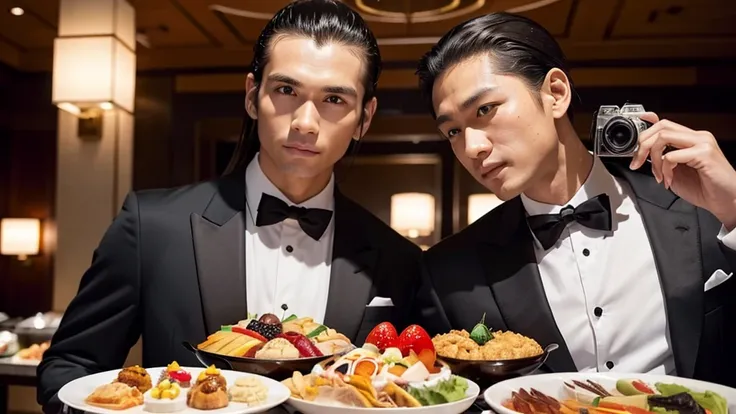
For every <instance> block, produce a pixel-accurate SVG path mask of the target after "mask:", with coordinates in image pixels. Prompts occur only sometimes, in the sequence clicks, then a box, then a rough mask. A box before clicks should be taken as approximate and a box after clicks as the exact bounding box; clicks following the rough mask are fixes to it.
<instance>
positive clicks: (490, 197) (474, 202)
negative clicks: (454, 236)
mask: <svg viewBox="0 0 736 414" xmlns="http://www.w3.org/2000/svg"><path fill="white" fill-rule="evenodd" d="M502 203H503V201H502V200H501V199H499V198H498V197H497V196H496V195H495V194H491V193H487V194H471V195H470V196H469V197H468V224H471V223H473V222H474V221H476V220H478V219H479V218H481V217H483V216H484V215H485V214H486V213H488V212H489V211H491V210H493V209H494V208H496V207H498V206H499V205H501V204H502Z"/></svg>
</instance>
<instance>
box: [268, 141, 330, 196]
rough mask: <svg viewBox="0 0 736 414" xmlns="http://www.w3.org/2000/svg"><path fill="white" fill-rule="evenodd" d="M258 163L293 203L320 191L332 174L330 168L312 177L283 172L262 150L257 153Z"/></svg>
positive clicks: (270, 179)
mask: <svg viewBox="0 0 736 414" xmlns="http://www.w3.org/2000/svg"><path fill="white" fill-rule="evenodd" d="M258 163H259V164H260V166H261V170H262V171H263V174H264V175H265V176H266V178H268V180H269V181H271V183H273V185H274V186H275V187H276V188H278V189H279V191H281V193H283V194H284V195H285V196H286V198H288V199H289V201H291V202H292V203H294V204H301V203H303V202H305V201H307V200H309V199H310V198H312V197H314V196H316V195H317V194H319V193H320V192H322V190H324V189H325V187H327V184H328V183H329V182H330V177H331V176H332V169H331V168H330V169H328V170H326V171H324V172H323V173H320V174H319V175H316V176H314V177H300V176H295V175H293V174H288V173H285V172H283V171H281V170H280V169H279V168H278V167H277V166H276V164H275V163H274V162H273V160H272V159H271V158H270V157H269V156H267V155H265V154H264V153H263V152H260V153H259V154H258Z"/></svg>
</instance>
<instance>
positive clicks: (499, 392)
mask: <svg viewBox="0 0 736 414" xmlns="http://www.w3.org/2000/svg"><path fill="white" fill-rule="evenodd" d="M588 379H589V380H591V381H595V382H597V383H599V384H600V385H601V386H603V388H606V389H615V388H616V381H617V380H619V379H638V380H640V381H643V382H644V383H646V384H649V385H650V386H651V387H654V384H655V383H657V382H664V383H669V384H678V385H682V386H683V387H687V388H689V389H690V390H692V391H695V392H704V391H712V392H715V393H718V394H720V396H721V397H723V398H725V399H726V401H728V411H729V412H730V413H736V389H733V388H730V387H726V386H723V385H718V384H713V383H709V382H704V381H696V380H692V379H688V378H678V377H673V376H669V375H654V374H623V373H617V372H609V373H584V372H571V373H560V374H540V375H529V376H526V377H519V378H514V379H510V380H506V381H502V382H499V383H498V384H495V385H493V386H491V387H490V388H488V389H487V390H486V391H485V392H484V393H483V398H485V400H486V402H487V403H488V405H490V406H491V408H493V410H494V411H496V412H497V413H499V414H519V413H517V412H516V411H512V410H509V409H508V408H506V407H504V406H503V405H501V403H503V401H505V400H506V399H508V398H510V397H511V391H518V390H519V388H526V389H527V391H528V390H529V388H534V389H535V390H538V391H541V392H543V393H545V394H547V395H549V396H550V397H553V398H557V399H565V398H567V397H565V396H564V395H563V391H562V390H563V388H562V387H563V384H562V383H563V382H564V381H567V382H571V381H572V380H578V381H582V382H585V380H588Z"/></svg>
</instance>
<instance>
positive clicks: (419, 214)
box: [391, 193, 435, 239]
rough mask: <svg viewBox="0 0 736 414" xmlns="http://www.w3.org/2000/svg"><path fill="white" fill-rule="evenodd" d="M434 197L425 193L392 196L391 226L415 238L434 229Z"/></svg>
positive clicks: (425, 234)
mask: <svg viewBox="0 0 736 414" xmlns="http://www.w3.org/2000/svg"><path fill="white" fill-rule="evenodd" d="M434 221H435V207H434V197H433V196H432V195H431V194H424V193H399V194H394V195H392V196H391V228H393V229H394V230H396V231H397V232H398V233H399V234H401V235H403V236H405V237H409V238H411V239H415V238H417V237H425V236H429V235H430V234H432V232H433V231H434Z"/></svg>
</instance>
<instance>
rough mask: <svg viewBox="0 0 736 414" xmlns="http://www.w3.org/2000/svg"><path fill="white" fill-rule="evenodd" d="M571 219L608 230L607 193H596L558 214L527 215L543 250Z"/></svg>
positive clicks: (608, 204)
mask: <svg viewBox="0 0 736 414" xmlns="http://www.w3.org/2000/svg"><path fill="white" fill-rule="evenodd" d="M573 221H576V222H578V223H580V224H581V225H583V226H585V227H589V228H591V229H596V230H605V231H610V230H611V202H610V200H609V199H608V195H606V194H601V195H598V196H596V197H593V198H591V199H590V200H588V201H586V202H584V203H582V204H580V205H579V206H577V207H573V206H567V207H565V208H563V209H562V210H561V211H560V212H559V213H558V214H540V215H536V216H529V217H527V222H528V223H529V227H530V228H531V229H532V232H533V233H534V236H536V237H537V240H539V242H540V243H542V247H544V250H547V249H549V248H550V247H552V246H554V245H555V243H557V240H558V239H559V238H560V235H561V234H562V231H563V230H565V227H567V225H568V224H570V223H571V222H573Z"/></svg>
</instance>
